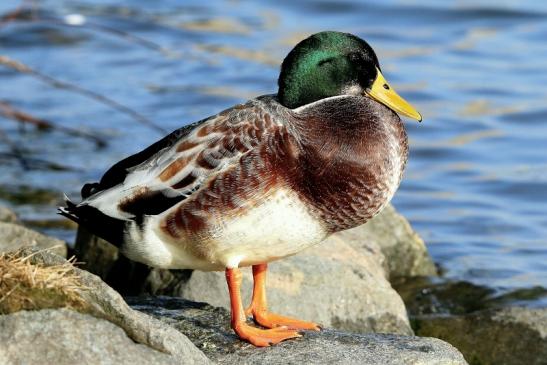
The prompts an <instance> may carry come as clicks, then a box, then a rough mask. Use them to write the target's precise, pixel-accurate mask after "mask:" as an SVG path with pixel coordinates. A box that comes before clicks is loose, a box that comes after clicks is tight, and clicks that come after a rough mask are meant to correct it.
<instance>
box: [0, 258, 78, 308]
mask: <svg viewBox="0 0 547 365" xmlns="http://www.w3.org/2000/svg"><path fill="white" fill-rule="evenodd" d="M35 254H36V253H35ZM33 255H34V254H32V255H29V256H24V257H21V256H20V255H18V254H17V253H3V254H0V314H8V313H13V312H16V311H19V310H32V309H43V308H60V307H68V308H73V309H83V308H84V307H85V302H84V300H83V299H82V297H81V296H80V294H79V293H80V292H81V291H82V290H85V289H86V288H85V286H84V285H83V284H82V282H81V280H80V278H79V277H78V275H77V274H76V272H75V271H74V266H73V263H74V260H73V259H71V260H69V261H67V262H65V263H63V264H59V265H52V266H46V265H43V264H32V263H31V260H30V259H31V257H32V256H33Z"/></svg>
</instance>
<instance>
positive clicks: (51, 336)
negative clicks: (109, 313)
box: [0, 309, 180, 365]
mask: <svg viewBox="0 0 547 365" xmlns="http://www.w3.org/2000/svg"><path fill="white" fill-rule="evenodd" d="M0 364H2V365H3V364H5V365H8V364H28V365H33V364H36V365H38V364H56V365H65V364H66V365H73V364H97V365H99V364H105V365H107V364H180V362H179V361H176V359H175V358H173V357H172V356H170V355H168V354H165V353H162V352H160V351H157V350H154V349H152V348H150V347H148V346H145V345H141V344H138V343H135V342H133V341H132V340H131V339H130V338H129V337H128V336H127V335H126V333H125V332H124V331H123V330H122V329H121V328H120V327H118V326H116V325H114V324H113V323H111V322H109V321H106V320H103V319H99V318H96V317H93V316H90V315H86V314H81V313H78V312H74V311H71V310H68V309H43V310H40V311H20V312H17V313H13V314H10V315H4V316H0Z"/></svg>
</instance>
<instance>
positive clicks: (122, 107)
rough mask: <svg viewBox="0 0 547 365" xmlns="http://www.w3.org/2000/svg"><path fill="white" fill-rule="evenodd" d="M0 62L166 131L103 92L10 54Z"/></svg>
mask: <svg viewBox="0 0 547 365" xmlns="http://www.w3.org/2000/svg"><path fill="white" fill-rule="evenodd" d="M0 64H1V65H4V66H6V67H9V68H11V69H13V70H16V71H18V72H21V73H25V74H28V75H31V76H34V77H36V78H38V79H40V80H42V81H44V82H46V83H47V84H49V85H51V86H53V87H56V88H59V89H64V90H70V91H73V92H76V93H78V94H80V95H84V96H86V97H89V98H91V99H93V100H95V101H98V102H100V103H102V104H105V105H108V106H110V107H111V108H113V109H116V110H118V111H120V112H122V113H124V114H127V115H129V116H131V117H132V118H133V119H135V120H136V121H137V122H139V123H141V124H143V125H146V126H147V127H149V128H151V129H154V130H156V131H158V132H161V133H162V134H163V133H166V130H165V129H163V128H162V127H160V126H158V125H157V124H155V123H154V122H152V121H151V120H150V119H148V118H146V117H145V116H144V115H142V114H140V113H138V112H136V111H134V110H133V109H131V108H129V107H127V106H125V105H123V104H120V103H118V102H117V101H115V100H112V99H110V98H108V97H106V96H104V95H101V94H99V93H97V92H95V91H92V90H88V89H85V88H83V87H81V86H78V85H75V84H72V83H69V82H66V81H61V80H57V79H55V78H53V77H51V76H48V75H45V74H43V73H41V72H40V71H37V70H35V69H33V68H31V67H29V66H27V65H25V64H24V63H22V62H19V61H17V60H14V59H12V58H10V57H8V56H3V55H0Z"/></svg>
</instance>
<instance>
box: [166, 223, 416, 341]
mask: <svg viewBox="0 0 547 365" xmlns="http://www.w3.org/2000/svg"><path fill="white" fill-rule="evenodd" d="M356 232H357V231H356V230H348V231H345V232H341V233H339V234H337V235H335V236H332V237H330V238H329V239H327V240H326V241H325V242H323V243H321V244H320V245H318V246H316V247H313V248H311V249H308V250H306V251H304V252H302V253H300V254H298V255H296V256H293V257H290V258H286V259H283V260H279V261H276V262H273V263H271V264H270V265H269V270H268V278H267V296H268V303H269V306H270V308H271V310H272V311H274V312H276V313H280V314H283V315H288V316H292V317H297V318H300V319H305V320H311V321H315V322H318V323H319V324H321V325H323V326H325V327H334V328H337V329H343V330H347V331H352V332H361V333H366V332H381V333H399V334H412V333H413V332H412V330H411V328H410V324H409V322H408V318H407V314H406V309H405V306H404V304H403V301H402V300H401V298H400V297H399V295H398V294H397V293H396V292H395V290H393V289H392V288H391V285H390V284H389V282H388V281H387V279H386V274H385V271H384V269H383V267H382V263H383V262H384V257H383V255H382V253H381V252H380V248H379V247H378V246H376V245H375V244H373V243H370V244H369V245H367V246H366V249H361V250H357V249H355V248H354V247H353V246H352V245H351V244H350V243H348V242H351V241H353V240H354V239H355V233H356ZM242 271H243V283H242V294H243V296H244V298H250V297H251V289H252V275H251V270H250V269H248V268H244V269H242ZM179 289H180V291H178V292H176V293H173V294H175V296H180V297H182V298H186V299H190V300H195V301H204V302H207V303H209V304H211V305H214V306H219V307H224V308H227V309H228V308H229V306H230V303H229V298H228V295H227V287H226V279H225V275H224V273H222V272H201V271H194V272H193V273H192V276H191V277H190V279H189V280H188V281H187V282H186V283H185V284H184V285H181V286H180V288H179ZM249 300H250V299H248V301H249Z"/></svg>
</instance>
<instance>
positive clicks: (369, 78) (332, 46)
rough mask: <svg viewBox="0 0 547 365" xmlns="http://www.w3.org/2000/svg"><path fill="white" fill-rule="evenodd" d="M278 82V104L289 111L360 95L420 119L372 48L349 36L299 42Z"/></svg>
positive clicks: (337, 34)
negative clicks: (384, 73)
mask: <svg viewBox="0 0 547 365" xmlns="http://www.w3.org/2000/svg"><path fill="white" fill-rule="evenodd" d="M278 83H279V91H278V98H279V101H280V102H281V104H283V105H284V106H286V107H288V108H291V109H294V108H297V107H299V106H302V105H305V104H308V103H312V102H314V101H318V100H321V99H324V98H328V97H331V96H337V95H362V96H363V97H370V98H372V99H374V100H376V101H378V102H380V103H382V104H384V105H386V106H387V107H389V108H391V109H392V110H394V111H396V112H398V113H400V114H402V115H406V116H408V117H410V118H413V119H417V120H422V117H421V115H420V113H418V112H417V111H416V110H415V109H414V108H413V107H412V106H411V105H410V104H409V103H407V102H406V101H405V100H404V99H403V98H401V97H400V96H399V95H398V94H397V93H396V92H395V91H394V90H393V88H391V87H390V86H389V84H388V83H387V81H386V80H385V79H384V77H383V76H382V73H381V72H380V64H379V63H378V58H377V57H376V54H375V53H374V50H373V49H372V47H371V46H369V45H368V43H367V42H365V41H364V40H362V39H361V38H359V37H356V36H354V35H352V34H349V33H341V32H333V31H326V32H321V33H316V34H314V35H312V36H310V37H309V38H306V39H304V40H303V41H301V42H300V43H298V44H297V45H296V46H295V47H294V48H293V50H292V51H291V52H290V53H289V54H288V55H287V57H286V58H285V60H284V61H283V64H282V65H281V73H280V75H279V81H278Z"/></svg>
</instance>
